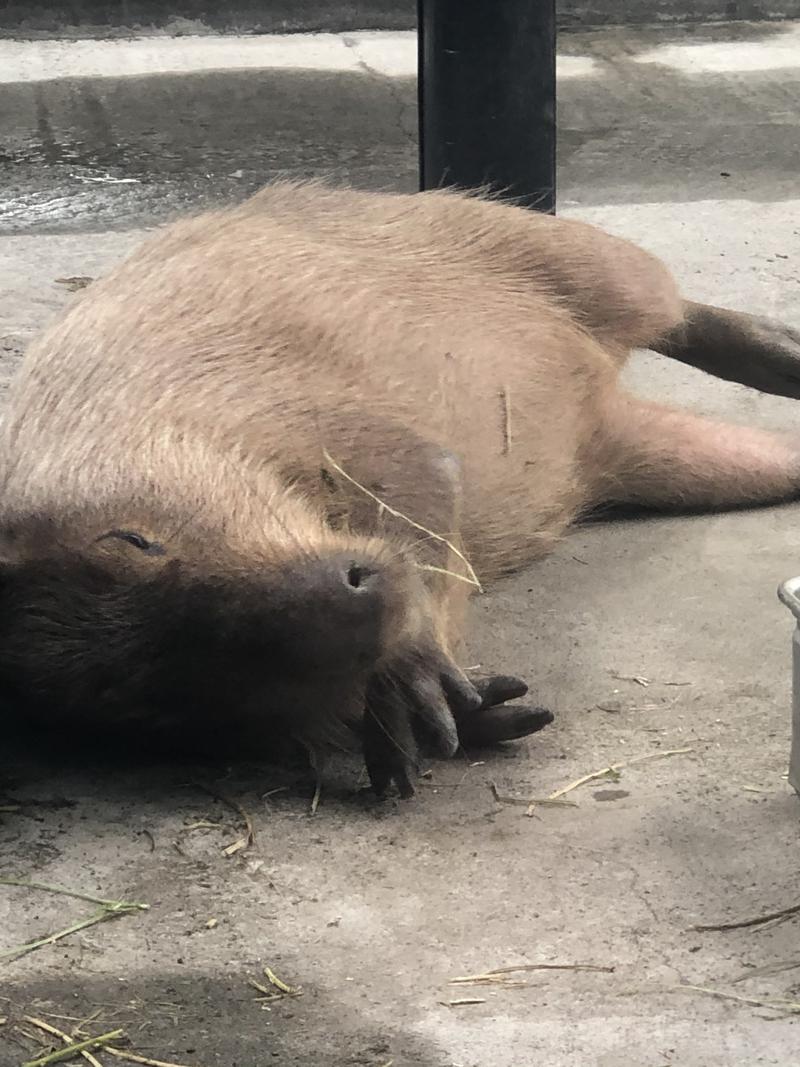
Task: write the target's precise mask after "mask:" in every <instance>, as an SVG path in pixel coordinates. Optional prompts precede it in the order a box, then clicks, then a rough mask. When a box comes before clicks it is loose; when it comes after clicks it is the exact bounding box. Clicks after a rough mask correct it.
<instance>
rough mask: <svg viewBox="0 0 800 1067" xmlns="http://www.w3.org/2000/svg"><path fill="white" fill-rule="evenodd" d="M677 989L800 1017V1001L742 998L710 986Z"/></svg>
mask: <svg viewBox="0 0 800 1067" xmlns="http://www.w3.org/2000/svg"><path fill="white" fill-rule="evenodd" d="M675 989H676V990H682V991H685V992H690V993H703V994H704V995H705V996H707V997H716V998H717V999H718V1000H735V1001H736V1002H737V1003H739V1004H750V1005H751V1006H752V1007H755V1008H769V1009H770V1010H771V1011H777V1012H780V1013H781V1014H783V1015H800V1000H783V999H781V998H765V997H740V996H739V995H738V994H736V993H726V992H725V990H724V989H712V988H711V987H710V986H702V985H679V986H675Z"/></svg>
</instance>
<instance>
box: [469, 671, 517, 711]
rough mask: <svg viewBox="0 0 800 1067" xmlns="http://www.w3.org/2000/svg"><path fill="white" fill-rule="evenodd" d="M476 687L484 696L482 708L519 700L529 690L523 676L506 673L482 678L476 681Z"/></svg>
mask: <svg viewBox="0 0 800 1067" xmlns="http://www.w3.org/2000/svg"><path fill="white" fill-rule="evenodd" d="M475 688H476V689H477V690H478V692H479V693H480V695H481V697H482V700H481V704H480V706H481V708H493V707H494V706H495V705H496V704H505V702H506V701H507V700H519V698H520V697H524V696H525V694H526V693H527V692H528V686H527V684H526V683H525V682H523V680H522V679H521V678H514V677H513V676H511V675H506V674H495V675H493V676H492V677H491V678H480V679H478V681H476V682H475Z"/></svg>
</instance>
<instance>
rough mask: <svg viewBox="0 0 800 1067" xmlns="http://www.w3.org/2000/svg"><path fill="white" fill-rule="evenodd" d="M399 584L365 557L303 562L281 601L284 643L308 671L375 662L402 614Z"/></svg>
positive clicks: (390, 572)
mask: <svg viewBox="0 0 800 1067" xmlns="http://www.w3.org/2000/svg"><path fill="white" fill-rule="evenodd" d="M396 584H397V574H396V573H394V571H393V568H386V567H384V566H382V565H381V564H380V563H378V562H377V561H375V560H372V559H369V558H367V557H366V556H365V555H364V554H358V553H353V554H352V555H350V554H345V553H339V552H337V553H331V554H330V555H325V556H321V557H316V558H310V559H305V560H304V561H302V562H301V563H299V564H298V565H297V566H296V568H294V576H293V579H292V581H291V584H290V587H289V589H287V590H286V593H285V597H286V599H285V600H283V597H281V600H282V601H283V603H281V610H280V611H279V614H280V618H281V620H282V632H283V636H284V641H285V642H286V644H287V645H288V646H289V648H290V650H291V651H292V652H293V653H294V654H296V655H300V656H301V657H302V658H305V661H306V662H307V663H308V664H309V666H311V665H313V664H316V665H318V666H320V667H322V666H326V667H333V666H338V667H345V666H346V665H347V664H348V663H351V664H354V663H366V662H368V661H374V660H375V659H377V657H378V656H379V655H380V654H381V652H382V650H383V647H384V641H385V640H386V638H387V636H388V633H389V632H390V631H392V630H393V629H394V628H395V627H394V625H393V622H394V620H395V618H396V617H399V613H402V610H403V607H402V602H403V596H402V592H401V589H399V588H395V586H396ZM276 606H277V605H276Z"/></svg>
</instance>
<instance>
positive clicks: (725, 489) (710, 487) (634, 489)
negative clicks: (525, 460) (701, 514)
mask: <svg viewBox="0 0 800 1067" xmlns="http://www.w3.org/2000/svg"><path fill="white" fill-rule="evenodd" d="M595 444H596V446H597V447H596V449H595V451H594V459H593V462H598V463H599V464H600V465H601V474H600V478H599V484H598V492H597V498H596V499H597V503H598V504H600V503H613V504H623V505H633V506H636V507H642V508H653V509H658V510H680V509H689V510H696V509H709V510H712V509H725V508H736V507H746V506H752V505H759V504H773V503H779V502H780V501H784V500H789V499H792V498H794V497H798V496H800V438H798V439H795V438H793V437H789V436H781V435H780V434H775V433H769V432H768V431H765V430H758V429H751V428H748V427H742V426H733V425H730V424H728V423H723V422H715V421H713V420H712V419H707V418H703V417H701V416H699V415H693V414H691V413H689V412H685V411H673V410H670V409H669V408H665V407H662V406H661V405H659V404H653V403H649V402H647V401H643V400H639V399H637V398H636V397H632V396H628V395H625V394H618V395H616V396H615V397H614V398H613V399H612V400H611V401H610V402H609V405H608V408H607V411H606V416H605V420H604V426H603V429H602V430H601V432H600V437H599V439H598V440H597V441H596V442H595Z"/></svg>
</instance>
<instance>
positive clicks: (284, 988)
mask: <svg viewBox="0 0 800 1067" xmlns="http://www.w3.org/2000/svg"><path fill="white" fill-rule="evenodd" d="M264 977H265V978H266V979H267V981H268V982H269V985H268V986H265V985H264V983H263V982H258V981H256V979H255V978H248V979H247V982H248V985H251V986H252V987H253V989H255V990H256V991H257V992H258V993H260V994H261V996H259V997H256V1003H258V1004H267V1003H270V1002H272V1001H274V1000H283V999H284V997H302V995H303V990H302V989H301V988H300V986H291V985H289V984H288V983H287V982H284V981H282V980H281V979H280V978H278V976H277V974H275V972H274V971H273V970H271V969H270V968H269V967H265V968H264Z"/></svg>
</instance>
